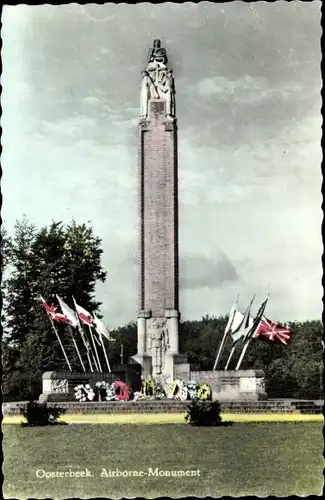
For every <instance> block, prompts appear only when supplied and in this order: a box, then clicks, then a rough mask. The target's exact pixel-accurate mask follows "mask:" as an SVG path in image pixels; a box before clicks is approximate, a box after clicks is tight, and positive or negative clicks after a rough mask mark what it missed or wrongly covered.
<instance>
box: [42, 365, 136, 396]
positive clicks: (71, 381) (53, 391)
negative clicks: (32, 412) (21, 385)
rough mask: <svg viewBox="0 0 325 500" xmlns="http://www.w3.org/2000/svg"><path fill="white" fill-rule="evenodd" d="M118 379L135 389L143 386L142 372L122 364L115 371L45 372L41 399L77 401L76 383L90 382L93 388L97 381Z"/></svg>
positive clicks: (110, 381) (109, 381)
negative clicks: (141, 380) (139, 372)
mask: <svg viewBox="0 0 325 500" xmlns="http://www.w3.org/2000/svg"><path fill="white" fill-rule="evenodd" d="M116 380H121V381H122V382H125V383H126V384H128V385H129V386H130V387H132V389H133V390H139V388H140V387H141V382H140V374H138V373H137V370H135V369H134V366H132V367H130V366H123V367H122V366H121V367H120V368H116V369H114V370H113V372H70V371H52V372H45V373H43V376H42V394H41V395H40V396H39V401H40V402H44V401H49V402H63V401H76V398H75V387H76V385H79V384H82V385H86V384H90V386H91V387H92V388H93V387H94V386H95V384H96V382H102V381H104V382H108V383H109V384H112V383H113V382H115V381H116Z"/></svg>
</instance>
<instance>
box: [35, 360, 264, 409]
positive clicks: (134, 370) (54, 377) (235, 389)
mask: <svg viewBox="0 0 325 500" xmlns="http://www.w3.org/2000/svg"><path fill="white" fill-rule="evenodd" d="M178 358H179V362H178V363H177V364H175V367H179V368H180V370H179V371H177V372H176V374H175V378H178V379H180V380H195V381H196V382H198V383H207V384H209V385H210V387H211V389H212V399H213V400H215V399H217V400H218V401H220V402H223V401H261V400H266V399H267V394H266V392H265V383H264V372H263V371H262V370H238V371H233V370H229V371H191V372H190V371H187V370H184V369H183V368H184V366H185V367H187V366H189V365H187V364H186V363H184V359H185V361H186V358H184V359H183V356H181V355H178ZM140 370H141V367H140V365H138V364H131V365H128V366H127V367H123V368H121V367H120V368H119V369H115V370H114V371H113V372H112V373H107V372H85V373H83V372H79V373H78V372H69V371H53V372H45V373H44V374H43V386H42V394H41V395H40V397H39V400H40V401H53V402H55V401H57V402H63V401H66V402H68V401H74V400H75V390H74V388H75V387H76V385H79V384H83V385H85V384H90V385H91V387H94V386H95V384H96V382H101V381H105V382H108V383H110V384H111V383H113V382H114V381H115V380H121V381H122V382H125V383H126V384H128V385H129V386H130V387H131V388H132V390H133V391H138V390H140V387H141V381H140Z"/></svg>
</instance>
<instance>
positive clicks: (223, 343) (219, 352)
mask: <svg viewBox="0 0 325 500" xmlns="http://www.w3.org/2000/svg"><path fill="white" fill-rule="evenodd" d="M227 334H228V332H227V331H225V333H224V335H223V337H222V341H221V344H220V347H219V351H218V354H217V357H216V360H215V362H214V366H213V371H215V370H216V368H217V364H218V361H219V359H220V356H221V354H222V352H223V349H224V345H225V340H226V337H227Z"/></svg>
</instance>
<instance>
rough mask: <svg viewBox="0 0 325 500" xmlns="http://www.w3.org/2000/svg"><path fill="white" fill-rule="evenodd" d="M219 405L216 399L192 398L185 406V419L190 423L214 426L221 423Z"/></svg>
mask: <svg viewBox="0 0 325 500" xmlns="http://www.w3.org/2000/svg"><path fill="white" fill-rule="evenodd" d="M220 414H221V407H220V403H219V402H218V401H209V402H208V401H202V400H199V399H193V400H192V402H191V404H190V405H189V406H188V408H187V414H186V415H185V419H186V420H187V421H188V423H189V424H190V425H196V426H216V425H222V424H221V415H220Z"/></svg>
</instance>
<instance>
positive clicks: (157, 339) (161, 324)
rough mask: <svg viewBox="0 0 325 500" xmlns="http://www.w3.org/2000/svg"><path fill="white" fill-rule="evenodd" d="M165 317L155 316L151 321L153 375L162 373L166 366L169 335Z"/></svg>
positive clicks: (150, 348)
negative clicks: (165, 358) (165, 359)
mask: <svg viewBox="0 0 325 500" xmlns="http://www.w3.org/2000/svg"><path fill="white" fill-rule="evenodd" d="M166 322H167V321H166V319H165V318H155V319H153V320H152V321H151V329H150V347H149V350H152V349H153V351H154V352H153V354H152V373H153V376H156V375H161V373H162V371H163V367H164V357H165V353H166V351H167V349H168V348H169V335H168V329H167V326H166Z"/></svg>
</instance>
